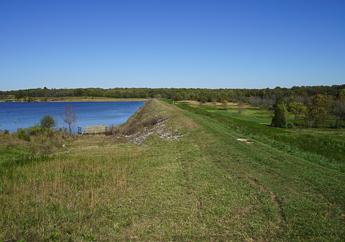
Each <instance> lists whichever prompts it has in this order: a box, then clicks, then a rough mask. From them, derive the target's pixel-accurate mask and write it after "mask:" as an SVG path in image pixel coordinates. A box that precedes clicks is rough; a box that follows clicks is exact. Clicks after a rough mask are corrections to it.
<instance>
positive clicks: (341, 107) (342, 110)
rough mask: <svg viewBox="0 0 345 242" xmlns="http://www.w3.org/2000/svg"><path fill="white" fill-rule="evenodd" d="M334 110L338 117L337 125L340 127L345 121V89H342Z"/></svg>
mask: <svg viewBox="0 0 345 242" xmlns="http://www.w3.org/2000/svg"><path fill="white" fill-rule="evenodd" d="M332 111H333V114H334V115H335V117H336V127H337V128H340V127H341V126H342V125H343V123H344V121H345V89H342V90H341V91H340V93H339V96H338V98H337V100H336V101H335V102H334V106H333V110H332Z"/></svg>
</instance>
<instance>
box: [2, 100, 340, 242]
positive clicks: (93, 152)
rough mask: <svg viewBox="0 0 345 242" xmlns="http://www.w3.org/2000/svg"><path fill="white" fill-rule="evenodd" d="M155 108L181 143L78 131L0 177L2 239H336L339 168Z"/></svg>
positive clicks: (227, 123)
mask: <svg viewBox="0 0 345 242" xmlns="http://www.w3.org/2000/svg"><path fill="white" fill-rule="evenodd" d="M156 106H157V110H160V109H165V110H168V112H170V113H172V114H173V115H172V116H171V119H172V120H173V121H172V123H171V125H175V126H179V129H180V131H181V132H182V133H183V134H184V136H183V137H182V138H181V139H180V140H178V141H164V140H161V139H160V138H158V137H151V138H150V139H149V140H147V141H146V142H145V144H143V145H140V146H138V145H134V144H127V143H116V142H114V141H113V140H112V138H110V137H82V138H79V139H78V140H76V141H75V142H73V143H72V145H71V146H68V148H67V150H62V151H60V152H57V153H55V154H54V155H52V156H51V157H50V158H49V159H48V160H45V161H39V162H30V163H27V164H24V165H22V166H17V167H15V168H12V169H13V170H11V172H10V173H8V174H10V175H2V176H1V178H0V179H1V180H0V182H1V190H0V213H1V215H0V240H11V239H12V240H19V239H24V240H26V241H41V240H51V241H66V240H72V241H114V240H197V241H200V240H202V241H210V240H217V241H219V240H220V241H225V240H238V241H256V240H261V241H286V240H295V241H296V240H300V241H307V240H310V241H315V240H320V241H323V240H329V241H342V240H343V238H344V237H345V229H344V227H345V212H344V211H345V203H344V201H345V175H344V172H342V169H340V168H338V166H336V167H335V166H332V165H329V166H328V165H327V164H322V165H320V164H319V163H318V162H312V161H310V159H305V155H304V154H302V153H301V155H299V153H297V152H294V153H288V152H286V151H285V150H284V149H280V148H279V147H277V146H276V145H272V144H271V143H267V142H263V141H261V140H259V139H253V138H252V137H250V138H252V140H253V141H254V143H252V144H246V143H241V142H239V141H237V138H246V135H247V134H248V133H247V132H244V131H243V130H246V129H245V127H242V128H241V129H234V128H233V126H232V125H231V119H229V118H228V117H224V116H221V115H218V114H217V113H215V114H213V115H208V113H205V112H206V111H204V110H200V109H197V108H195V109H193V108H189V107H188V106H183V105H181V106H180V107H182V108H183V109H180V108H178V107H175V106H173V105H169V104H166V103H161V102H159V103H158V102H157V103H156ZM174 120H175V121H176V122H175V123H174ZM191 124H192V125H191ZM3 157H7V156H3ZM339 166H340V165H339Z"/></svg>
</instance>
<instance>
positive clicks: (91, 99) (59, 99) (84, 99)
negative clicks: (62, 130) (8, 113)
mask: <svg viewBox="0 0 345 242" xmlns="http://www.w3.org/2000/svg"><path fill="white" fill-rule="evenodd" d="M147 100H148V98H108V97H47V98H46V97H35V98H32V99H30V100H29V101H28V100H26V99H20V100H18V99H0V102H138V101H139V102H144V101H147Z"/></svg>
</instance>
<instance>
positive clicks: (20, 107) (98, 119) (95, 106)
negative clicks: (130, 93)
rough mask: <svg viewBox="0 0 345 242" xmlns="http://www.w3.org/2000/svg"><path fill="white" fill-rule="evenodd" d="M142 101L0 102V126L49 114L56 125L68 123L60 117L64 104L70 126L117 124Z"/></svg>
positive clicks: (30, 122) (4, 127)
mask: <svg viewBox="0 0 345 242" xmlns="http://www.w3.org/2000/svg"><path fill="white" fill-rule="evenodd" d="M143 104H144V102H140V101H131V102H31V103H24V102H0V130H9V131H10V132H13V131H16V130H17V129H18V128H27V127H30V126H33V125H36V124H39V122H40V119H41V118H42V117H43V116H45V115H50V116H52V117H53V118H54V119H55V122H56V127H57V128H62V127H66V128H67V127H68V126H67V124H66V123H64V121H63V113H64V110H65V107H71V109H72V110H73V112H74V113H75V115H76V122H75V123H74V125H73V130H74V131H76V129H77V127H86V126H92V125H106V126H111V125H118V124H121V123H124V122H126V121H127V119H128V118H129V117H130V116H131V115H132V114H133V113H134V112H135V111H137V110H138V109H139V108H140V107H141V106H142V105H143Z"/></svg>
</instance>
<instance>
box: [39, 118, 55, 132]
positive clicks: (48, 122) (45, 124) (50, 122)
mask: <svg viewBox="0 0 345 242" xmlns="http://www.w3.org/2000/svg"><path fill="white" fill-rule="evenodd" d="M54 126H55V120H54V119H53V118H52V117H51V116H49V115H46V116H44V117H43V118H42V119H41V127H42V128H45V129H51V128H53V127H54Z"/></svg>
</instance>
